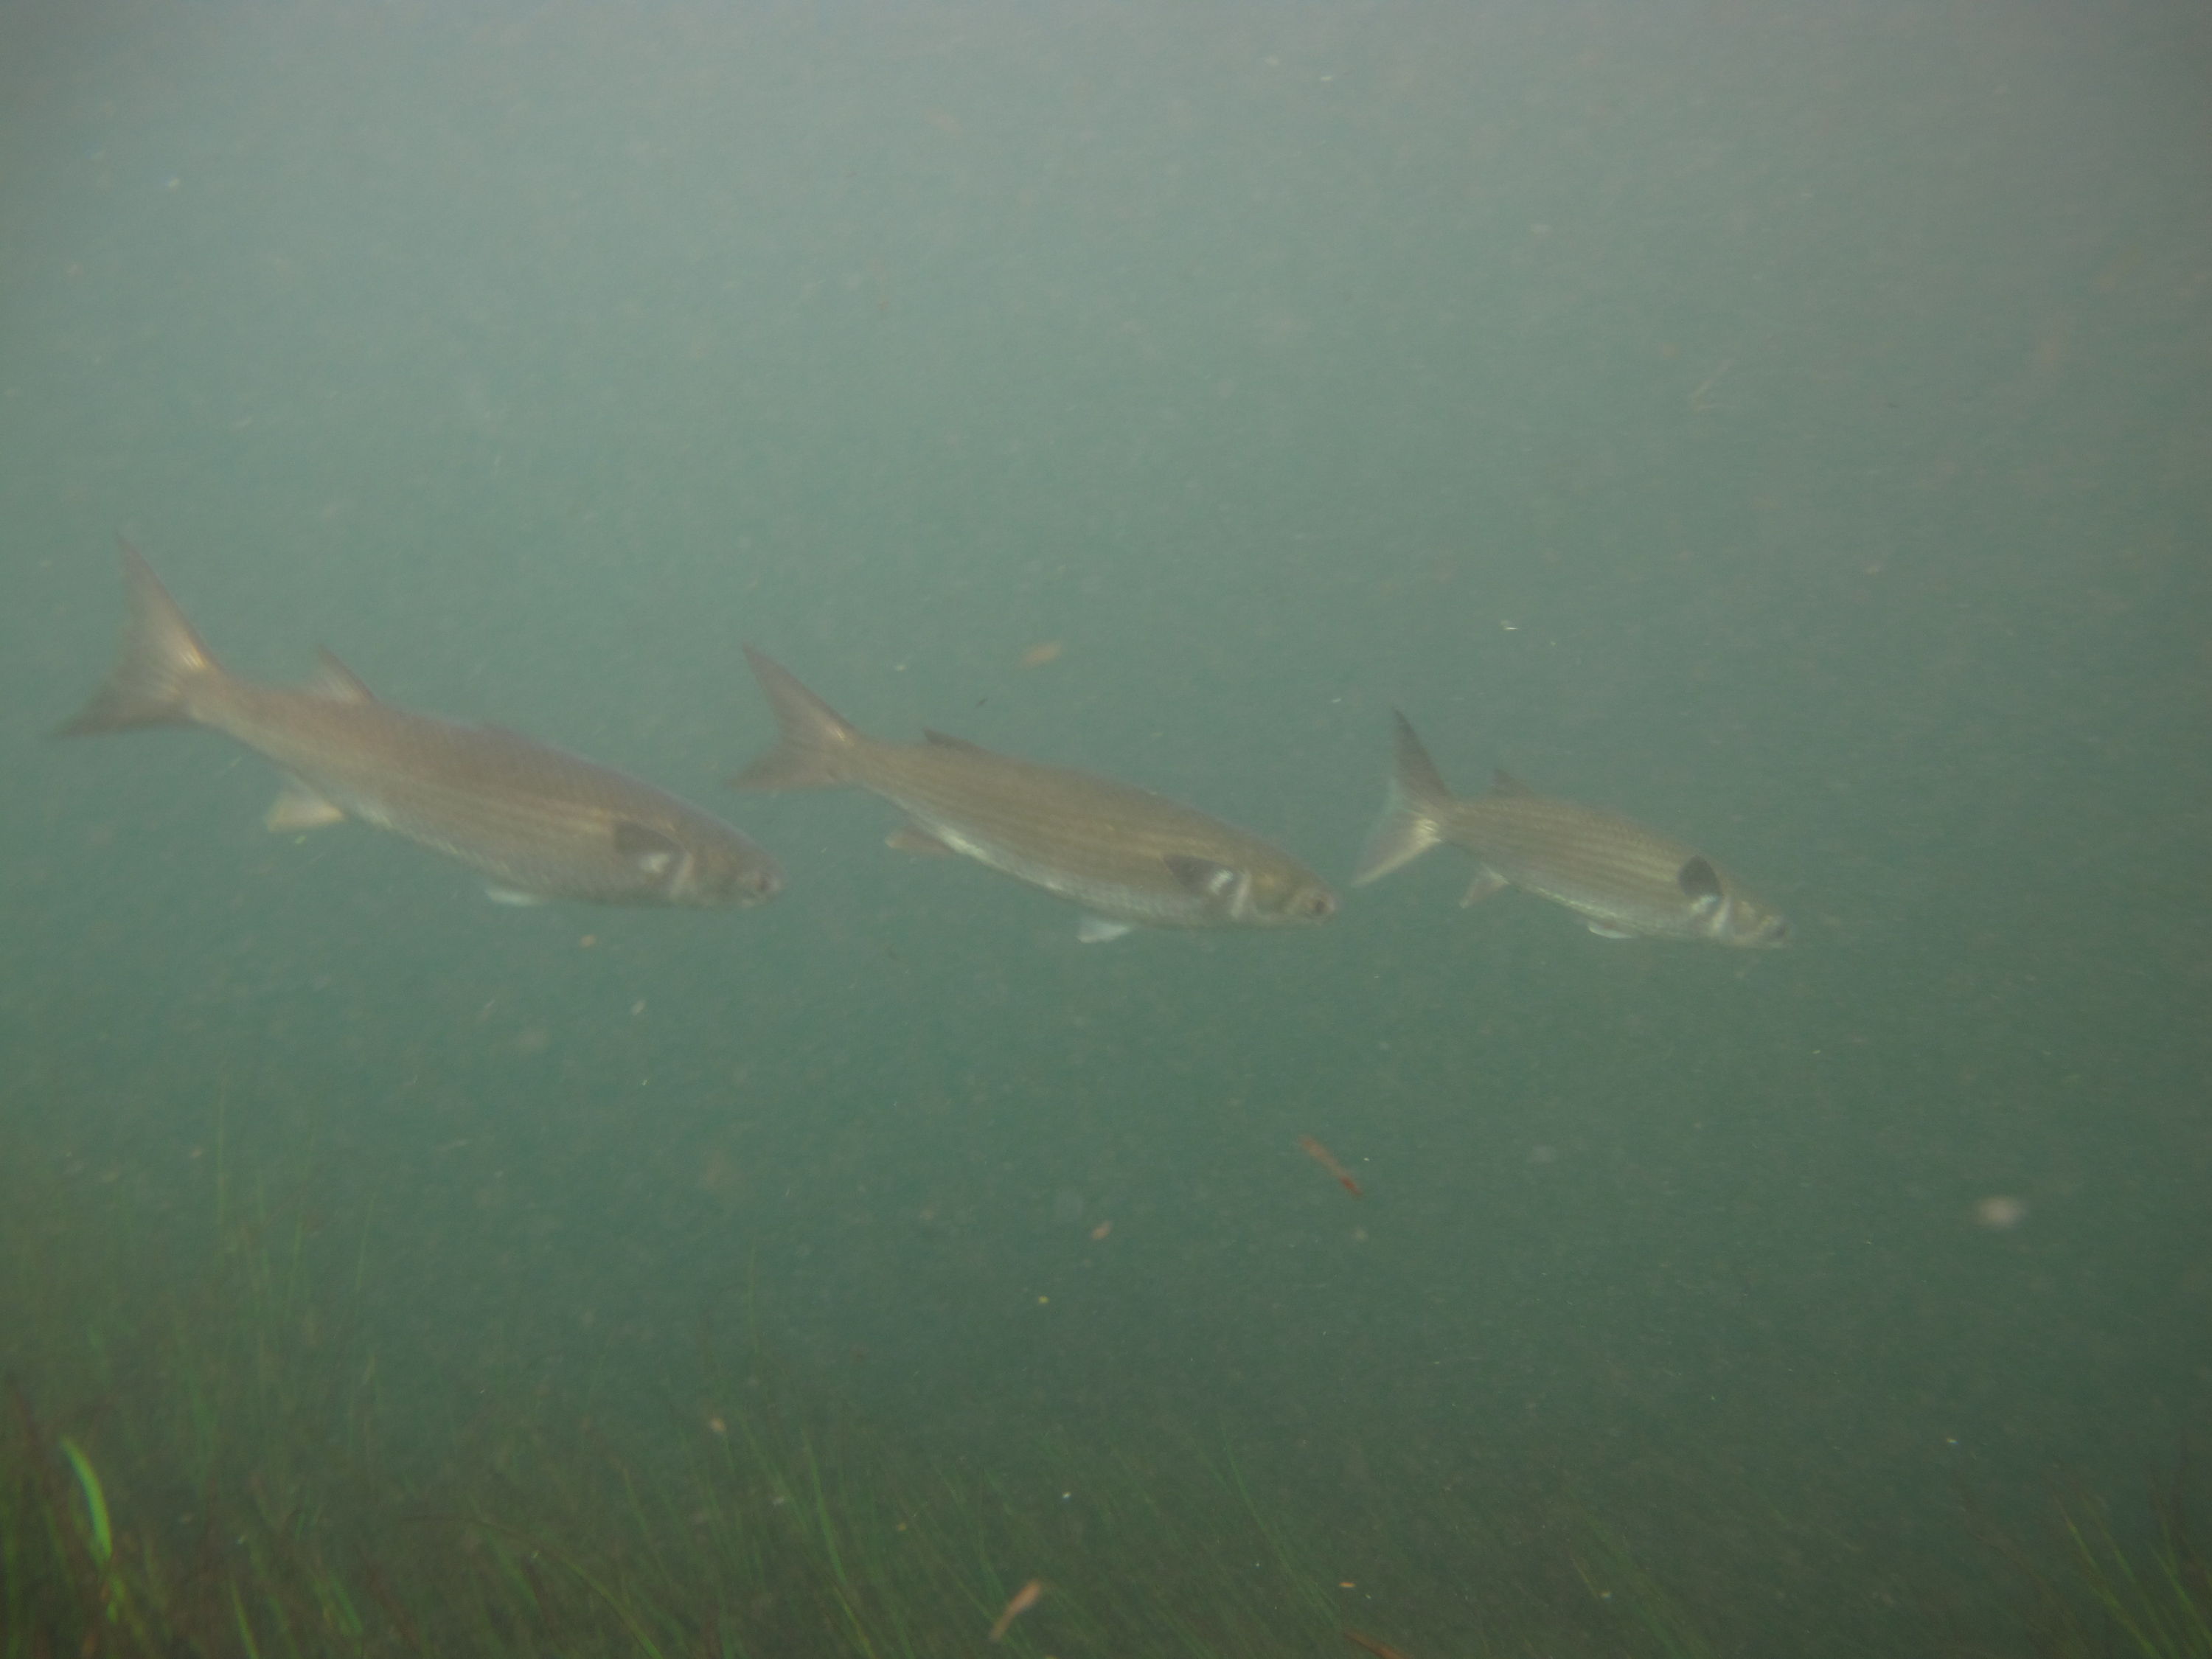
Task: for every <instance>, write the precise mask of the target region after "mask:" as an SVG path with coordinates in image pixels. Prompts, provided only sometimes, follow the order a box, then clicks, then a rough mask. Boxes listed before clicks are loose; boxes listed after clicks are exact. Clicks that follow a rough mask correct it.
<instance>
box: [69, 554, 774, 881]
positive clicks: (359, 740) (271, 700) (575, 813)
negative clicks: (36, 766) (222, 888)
mask: <svg viewBox="0 0 2212 1659" xmlns="http://www.w3.org/2000/svg"><path fill="white" fill-rule="evenodd" d="M123 562H124V578H125V586H126V587H127V589H128V592H129V599H130V611H129V616H128V618H127V620H126V622H125V629H124V641H123V647H122V651H121V653H120V655H119V657H118V661H117V663H116V666H115V669H114V671H113V672H112V674H111V675H110V676H109V677H108V679H107V681H106V684H103V685H102V686H101V687H100V690H98V691H97V692H95V693H94V696H93V698H92V701H91V702H89V703H88V704H87V705H86V707H85V708H84V710H83V712H82V713H81V714H78V715H77V716H76V719H74V720H71V721H70V722H69V724H68V725H66V726H63V727H62V728H61V731H60V732H59V733H58V735H61V736H64V737H82V736H90V735H94V734H99V733H103V732H120V731H126V730H130V729H132V728H134V727H138V726H207V727H210V728H211V729H213V730H215V731H217V732H222V733H223V734H224V735H226V736H228V737H229V738H234V739H235V740H236V741H237V742H239V743H241V744H244V745H245V746H246V748H248V749H251V750H253V751H254V752H255V753H257V754H258V755H260V756H261V757H264V759H266V760H268V761H270V762H271V763H274V764H275V765H276V767H277V768H278V769H280V770H281V771H283V773H284V775H285V776H286V778H287V779H288V782H287V784H286V786H285V788H284V791H283V793H282V794H281V795H279V796H278V797H277V799H276V805H274V806H272V807H271V808H270V811H269V816H268V820H267V821H268V824H269V827H270V829H279V830H295V829H318V828H320V827H321V826H323V825H325V824H329V823H338V822H340V821H341V820H343V819H345V818H356V819H358V820H359V821H361V822H362V823H368V824H371V825H374V827H376V828H377V829H389V830H391V831H392V832H393V833H394V834H396V835H399V836H405V837H406V838H407V839H408V840H410V841H413V842H419V843H420V844H422V846H425V847H428V848H434V849H435V850H436V851H438V852H441V853H443V854H446V855H447V856H448V857H450V858H453V859H457V860H459V861H460V862H461V863H463V864H465V865H468V866H471V868H473V869H475V870H477V871H479V872H482V873H483V875H485V876H486V877H488V878H489V882H490V890H491V893H492V896H493V897H495V898H498V899H501V900H504V901H507V902H517V903H535V902H539V901H542V900H546V899H579V900H586V901H590V902H598V903H603V904H659V905H685V906H695V907H701V908H722V907H732V906H750V905H754V904H760V903H763V902H766V901H767V900H769V899H770V898H773V897H774V896H775V895H776V893H777V892H779V891H780V890H781V888H782V885H783V877H782V873H781V871H780V870H779V869H778V868H777V866H776V864H775V860H774V859H773V858H771V857H770V856H769V854H767V853H766V852H765V851H764V850H763V849H762V848H760V847H758V846H757V845H756V844H755V843H754V842H751V841H750V840H749V839H747V838H746V837H745V836H743V835H741V834H739V833H738V831H737V830H736V829H732V827H731V826H730V825H728V824H726V823H723V822H722V821H721V820H720V818H717V817H714V816H712V815H711V814H709V813H707V812H704V811H701V810H700V809H699V808H697V807H696V806H693V805H690V804H689V803H687V802H685V801H683V800H680V799H678V798H677V797H675V796H674V795H671V794H669V793H665V791H662V790H659V789H656V788H654V787H653V786H651V785H650V784H647V783H643V782H641V781H638V780H637V779H635V778H633V777H629V776H627V775H624V774H623V773H621V772H617V771H616V770H614V769H612V768H611V767H605V766H600V765H598V764H597V763H593V762H591V761H587V760H585V759H583V758H582V757H580V756H576V755H572V754H569V753H568V752H566V751H565V750H559V749H556V748H554V747H552V746H551V745H550V744H543V743H539V742H538V741H536V740H535V739H534V738H526V737H524V736H522V735H521V734H520V733H519V732H509V731H507V730H505V729H503V728H501V727H499V726H471V725H466V724H464V723H462V722H459V721H457V720H441V719H439V718H437V717H435V716H434V715H429V714H415V713H412V712H410V711H409V710H407V709H404V708H394V707H392V705H391V704H389V703H386V702H380V701H379V700H378V699H377V698H375V697H374V696H372V695H371V694H370V692H369V690H368V687H367V686H365V685H363V684H362V682H361V681H360V679H359V678H356V676H355V675H354V674H353V673H352V672H351V671H349V669H347V668H346V667H345V665H343V664H342V663H340V662H339V661H338V660H337V659H336V658H335V657H333V656H331V655H330V653H327V652H325V653H322V666H321V670H320V671H319V674H318V675H317V676H316V678H315V679H314V680H313V682H311V683H310V684H307V686H304V687H297V688H295V687H286V686H271V685H262V684H256V683H254V682H253V681H251V680H246V679H243V678H240V677H239V676H237V675H235V674H233V673H232V672H230V671H228V669H226V668H224V667H223V666H222V664H221V663H219V662H217V661H216V659H215V658H214V656H213V655H212V654H210V653H209V651H208V649H207V647H206V646H205V645H204V643H203V642H202V641H201V640H200V637H199V635H197V633H196V632H195V631H194V630H193V629H192V626H191V623H190V622H189V621H187V620H186V619H185V615H184V612H183V611H181V610H179V608H178V605H177V603H176V601H175V600H174V599H171V598H170V597H169V594H168V592H167V590H166V589H165V588H163V587H162V586H161V581H160V580H159V579H158V578H157V577H156V576H155V574H154V573H153V570H152V569H151V568H150V567H149V566H148V564H147V563H146V562H145V560H144V559H143V558H142V557H140V556H139V555H138V553H137V550H136V549H134V548H132V547H131V545H130V544H128V543H125V544H124V548H123Z"/></svg>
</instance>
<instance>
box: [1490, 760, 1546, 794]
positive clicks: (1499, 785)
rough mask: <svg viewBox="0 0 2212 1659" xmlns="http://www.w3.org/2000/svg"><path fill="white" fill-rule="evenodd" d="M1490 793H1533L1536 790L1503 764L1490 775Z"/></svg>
mask: <svg viewBox="0 0 2212 1659" xmlns="http://www.w3.org/2000/svg"><path fill="white" fill-rule="evenodd" d="M1490 793H1492V794H1493V795H1533V794H1534V793H1536V792H1535V791H1534V790H1533V789H1531V788H1530V787H1528V785H1527V784H1525V783H1523V782H1522V781H1521V780H1520V779H1518V778H1516V777H1515V776H1514V775H1512V774H1511V773H1510V772H1509V771H1507V770H1506V769H1504V767H1502V766H1501V767H1499V768H1498V769H1497V770H1496V771H1495V772H1492V774H1491V775H1490Z"/></svg>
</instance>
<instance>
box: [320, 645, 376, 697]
mask: <svg viewBox="0 0 2212 1659" xmlns="http://www.w3.org/2000/svg"><path fill="white" fill-rule="evenodd" d="M307 690H310V691H312V692H313V693H314V694H315V695H316V696H319V697H328V698H330V699H331V702H375V701H376V693H374V691H372V690H369V689H368V684H367V683H366V682H364V681H363V680H362V678H361V676H360V675H358V674H356V673H355V672H354V671H353V670H352V669H350V668H348V667H347V666H346V665H344V664H343V663H342V662H340V661H339V660H338V659H337V658H336V657H334V656H332V655H331V653H329V652H328V651H326V650H325V649H324V648H323V647H321V646H317V647H315V672H314V678H312V679H310V680H309V681H308V682H307Z"/></svg>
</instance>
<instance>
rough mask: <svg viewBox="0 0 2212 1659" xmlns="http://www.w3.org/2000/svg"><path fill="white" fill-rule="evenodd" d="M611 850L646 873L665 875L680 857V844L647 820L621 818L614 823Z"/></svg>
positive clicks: (681, 848)
mask: <svg viewBox="0 0 2212 1659" xmlns="http://www.w3.org/2000/svg"><path fill="white" fill-rule="evenodd" d="M615 851H616V852H617V853H618V854H621V855H622V856H623V858H624V859H625V860H628V861H629V862H630V863H631V864H634V865H635V866H637V867H638V868H639V869H641V870H642V871H644V872H645V873H646V874H647V875H648V876H665V875H668V874H669V873H671V872H672V871H674V870H675V868H676V867H677V866H678V864H679V863H680V862H682V860H683V858H684V844H683V842H679V841H678V840H677V839H676V838H675V837H674V836H671V835H669V834H667V833H666V832H665V830H660V829H654V828H653V826H652V825H651V824H649V823H637V822H636V821H635V820H634V819H630V818H623V819H622V820H621V821H620V822H618V823H617V824H616V825H615Z"/></svg>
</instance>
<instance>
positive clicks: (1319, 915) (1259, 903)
mask: <svg viewBox="0 0 2212 1659" xmlns="http://www.w3.org/2000/svg"><path fill="white" fill-rule="evenodd" d="M1240 898H1241V900H1242V902H1243V911H1244V915H1243V916H1242V917H1240V918H1239V919H1240V920H1243V921H1255V922H1262V923H1269V924H1274V925H1279V926H1284V927H1296V926H1303V925H1304V924H1306V923H1309V922H1316V921H1328V919H1329V918H1330V917H1331V916H1333V915H1335V914H1336V895H1335V894H1334V893H1333V892H1331V891H1330V890H1329V889H1328V883H1326V882H1324V881H1323V880H1322V878H1320V877H1319V876H1317V875H1316V874H1314V872H1312V871H1310V870H1308V869H1306V868H1304V866H1300V865H1287V866H1283V867H1281V868H1273V867H1269V868H1264V869H1260V870H1255V871H1254V872H1252V874H1251V877H1250V878H1249V880H1248V881H1247V882H1246V884H1245V887H1244V890H1243V893H1242V894H1241V895H1240Z"/></svg>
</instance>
